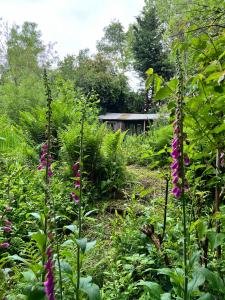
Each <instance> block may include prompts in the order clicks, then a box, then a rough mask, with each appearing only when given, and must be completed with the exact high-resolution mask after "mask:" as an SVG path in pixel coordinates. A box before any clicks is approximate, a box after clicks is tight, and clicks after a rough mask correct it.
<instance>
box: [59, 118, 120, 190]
mask: <svg viewBox="0 0 225 300" xmlns="http://www.w3.org/2000/svg"><path fill="white" fill-rule="evenodd" d="M79 136H80V124H76V123H73V124H71V125H70V126H68V127H67V129H66V130H63V131H61V133H60V135H59V138H60V141H61V157H62V158H63V159H64V160H65V161H66V162H68V163H69V164H70V165H72V164H74V162H76V161H77V160H79V147H80V144H79ZM124 136H125V133H123V134H121V133H120V131H117V132H115V133H113V132H111V131H109V130H108V129H106V127H105V125H99V123H93V124H89V123H88V122H85V124H84V140H83V149H84V170H85V172H86V174H87V178H88V180H89V181H90V182H92V183H94V184H95V188H96V189H97V190H98V191H99V192H100V193H103V194H106V193H110V194H113V193H115V192H116V191H118V190H120V189H121V188H122V186H123V185H124V183H125V159H124V156H123V154H122V149H121V145H122V141H123V138H124Z"/></svg>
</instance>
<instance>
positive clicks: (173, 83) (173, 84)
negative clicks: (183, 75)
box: [167, 78, 178, 91]
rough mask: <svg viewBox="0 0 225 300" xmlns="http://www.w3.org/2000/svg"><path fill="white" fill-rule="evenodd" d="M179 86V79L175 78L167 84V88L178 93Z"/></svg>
mask: <svg viewBox="0 0 225 300" xmlns="http://www.w3.org/2000/svg"><path fill="white" fill-rule="evenodd" d="M177 85H178V79H177V78H174V79H172V80H170V81H169V82H167V86H168V87H169V88H170V89H171V90H172V91H176V89H177Z"/></svg>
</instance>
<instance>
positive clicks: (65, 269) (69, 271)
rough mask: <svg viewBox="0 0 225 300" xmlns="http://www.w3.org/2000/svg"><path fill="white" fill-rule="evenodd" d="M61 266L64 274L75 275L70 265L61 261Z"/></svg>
mask: <svg viewBox="0 0 225 300" xmlns="http://www.w3.org/2000/svg"><path fill="white" fill-rule="evenodd" d="M60 266H61V270H62V272H64V273H66V274H69V275H73V270H72V268H71V266H70V264H68V262H66V261H61V262H60Z"/></svg>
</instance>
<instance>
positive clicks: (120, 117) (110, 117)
mask: <svg viewBox="0 0 225 300" xmlns="http://www.w3.org/2000/svg"><path fill="white" fill-rule="evenodd" d="M160 117H162V116H161V115H160V114H127V113H107V114H105V115H100V116H99V120H104V121H126V120H127V121H138V120H143V121H145V120H156V119H159V118H160ZM164 117H168V116H164Z"/></svg>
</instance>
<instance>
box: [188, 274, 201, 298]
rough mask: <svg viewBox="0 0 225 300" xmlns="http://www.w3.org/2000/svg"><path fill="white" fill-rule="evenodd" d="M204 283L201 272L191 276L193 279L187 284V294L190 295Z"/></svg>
mask: <svg viewBox="0 0 225 300" xmlns="http://www.w3.org/2000/svg"><path fill="white" fill-rule="evenodd" d="M204 282H205V276H204V274H202V273H201V272H200V273H199V272H196V273H194V274H193V278H192V280H191V281H189V282H188V293H189V294H191V293H192V292H193V291H196V290H198V288H199V286H200V285H202V284H203V283H204Z"/></svg>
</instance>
